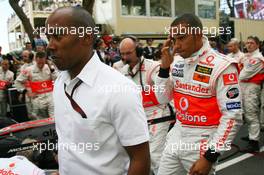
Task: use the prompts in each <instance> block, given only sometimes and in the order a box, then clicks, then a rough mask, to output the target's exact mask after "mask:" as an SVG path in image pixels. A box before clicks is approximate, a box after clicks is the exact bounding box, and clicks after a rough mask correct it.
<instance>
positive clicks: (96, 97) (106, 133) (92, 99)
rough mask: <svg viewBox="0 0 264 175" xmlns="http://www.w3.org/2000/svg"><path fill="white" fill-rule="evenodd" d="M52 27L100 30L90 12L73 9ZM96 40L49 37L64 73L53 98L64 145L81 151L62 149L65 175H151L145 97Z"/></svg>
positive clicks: (57, 14)
mask: <svg viewBox="0 0 264 175" xmlns="http://www.w3.org/2000/svg"><path fill="white" fill-rule="evenodd" d="M46 26H50V27H63V28H66V27H68V28H73V27H76V28H78V27H82V28H91V29H94V27H95V24H94V21H93V19H92V17H91V15H90V14H89V13H88V12H87V11H86V10H85V9H83V8H81V7H68V8H60V9H57V10H55V11H54V12H53V13H52V14H51V16H49V18H48V19H47V23H46ZM48 33H49V32H48ZM94 35H95V34H93V33H86V34H85V36H83V37H82V36H81V35H78V33H77V34H75V35H74V34H63V35H60V34H59V33H53V34H48V35H47V38H48V39H49V44H48V49H49V50H50V53H51V55H52V56H51V57H52V58H53V61H54V63H55V65H56V66H57V67H58V69H59V70H61V74H60V75H59V76H58V78H57V79H56V81H55V85H54V94H53V96H54V105H55V122H56V131H57V133H58V138H59V139H58V145H75V148H76V149H74V147H69V148H68V149H65V147H62V148H61V147H59V149H58V160H59V174H60V175H69V174H76V173H77V174H80V175H87V174H91V175H102V174H107V175H116V174H118V175H125V174H128V175H146V174H148V173H149V167H150V160H149V159H150V158H149V145H148V139H149V136H148V128H147V122H146V119H145V114H144V110H143V107H142V103H141V101H140V100H141V98H140V93H139V92H138V91H136V85H135V84H134V83H133V82H131V81H130V80H127V79H126V78H125V77H124V76H122V75H121V74H120V73H118V72H117V71H115V70H113V68H111V67H109V66H107V65H105V64H104V63H102V62H101V61H100V60H99V58H98V56H97V54H96V53H94V52H93V42H94V37H95V36H94ZM115 87H117V88H118V87H120V88H122V89H126V88H127V89H129V90H128V91H120V90H116V89H113V88H115ZM111 89H113V90H111ZM82 145H83V146H82Z"/></svg>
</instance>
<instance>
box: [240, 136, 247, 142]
mask: <svg viewBox="0 0 264 175" xmlns="http://www.w3.org/2000/svg"><path fill="white" fill-rule="evenodd" d="M240 139H241V140H243V141H247V142H248V141H249V136H248V135H247V136H245V137H241V138H240Z"/></svg>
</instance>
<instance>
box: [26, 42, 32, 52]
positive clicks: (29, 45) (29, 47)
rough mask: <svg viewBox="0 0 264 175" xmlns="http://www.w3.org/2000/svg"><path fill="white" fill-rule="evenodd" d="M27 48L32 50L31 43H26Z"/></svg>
mask: <svg viewBox="0 0 264 175" xmlns="http://www.w3.org/2000/svg"><path fill="white" fill-rule="evenodd" d="M26 50H29V51H31V50H32V45H31V44H30V43H28V44H26Z"/></svg>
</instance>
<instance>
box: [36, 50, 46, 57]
mask: <svg viewBox="0 0 264 175" xmlns="http://www.w3.org/2000/svg"><path fill="white" fill-rule="evenodd" d="M46 57H47V54H46V52H43V51H40V52H37V53H36V58H46Z"/></svg>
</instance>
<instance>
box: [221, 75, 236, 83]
mask: <svg viewBox="0 0 264 175" xmlns="http://www.w3.org/2000/svg"><path fill="white" fill-rule="evenodd" d="M223 81H224V85H232V84H238V79H237V74H236V73H230V74H224V75H223Z"/></svg>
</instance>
